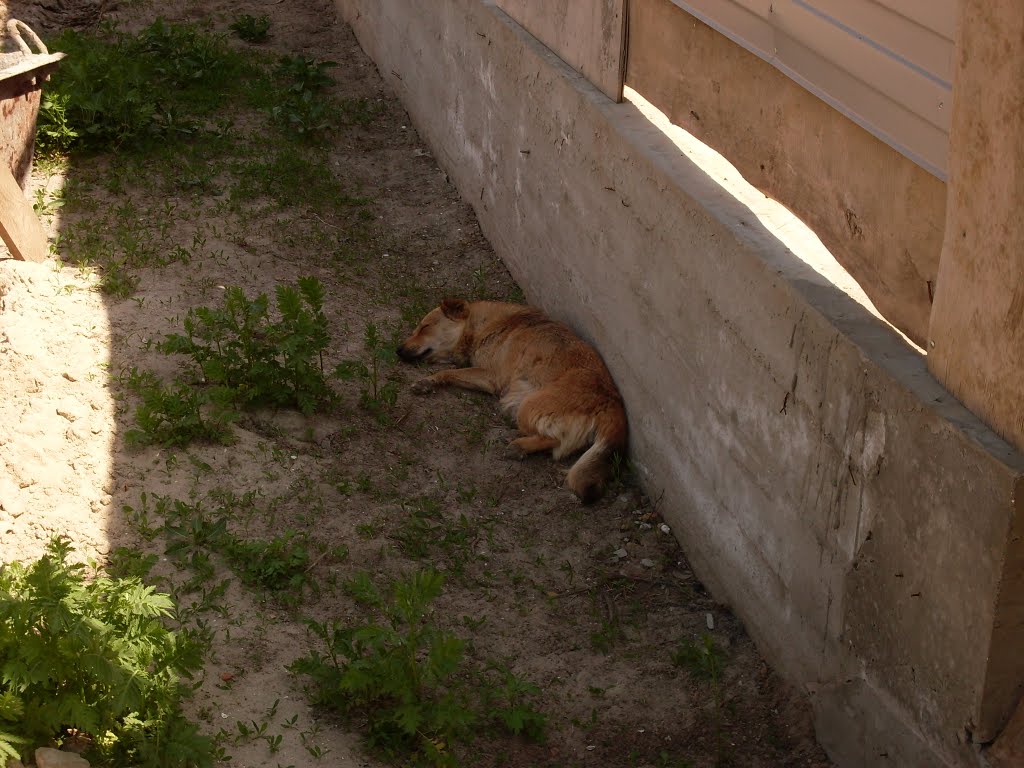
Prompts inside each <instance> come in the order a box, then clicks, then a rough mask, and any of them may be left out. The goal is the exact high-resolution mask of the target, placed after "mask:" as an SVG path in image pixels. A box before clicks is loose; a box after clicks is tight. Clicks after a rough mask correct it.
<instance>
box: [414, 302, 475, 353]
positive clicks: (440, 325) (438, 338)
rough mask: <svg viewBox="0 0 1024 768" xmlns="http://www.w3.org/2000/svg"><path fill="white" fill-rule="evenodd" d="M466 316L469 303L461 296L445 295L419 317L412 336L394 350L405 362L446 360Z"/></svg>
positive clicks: (454, 344)
mask: <svg viewBox="0 0 1024 768" xmlns="http://www.w3.org/2000/svg"><path fill="white" fill-rule="evenodd" d="M468 317H469V304H468V303H467V302H466V301H464V300H463V299H445V300H444V301H442V302H441V306H439V307H437V308H435V309H432V310H430V312H428V313H427V316H426V317H424V318H423V319H422V320H420V324H419V325H418V326H416V330H415V331H413V334H412V336H410V337H409V338H408V339H406V340H405V341H404V342H403V343H402V345H401V346H400V347H399V348H398V349H397V350H396V351H397V353H398V356H399V357H400V358H401V359H402V360H405V361H406V362H407V363H412V362H415V361H416V360H448V359H450V358H451V357H452V353H453V352H454V351H455V347H456V346H457V345H458V343H459V339H461V338H462V331H463V330H464V329H465V327H466V319H467V318H468Z"/></svg>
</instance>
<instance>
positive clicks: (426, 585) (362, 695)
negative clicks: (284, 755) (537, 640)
mask: <svg viewBox="0 0 1024 768" xmlns="http://www.w3.org/2000/svg"><path fill="white" fill-rule="evenodd" d="M443 583H444V578H443V576H441V574H439V573H437V572H436V571H433V570H424V571H417V572H415V573H413V574H411V575H410V576H408V577H406V578H405V579H401V580H399V581H396V582H394V583H392V585H391V587H390V589H389V590H388V593H387V594H386V595H385V594H382V593H381V592H380V591H379V590H378V589H377V587H376V586H375V585H374V584H373V582H372V581H371V580H370V578H369V576H367V575H366V574H360V575H358V576H357V577H355V578H354V579H352V580H351V581H350V582H349V583H348V584H347V590H348V592H349V594H350V595H352V597H353V598H354V599H355V600H356V601H357V602H359V603H360V604H362V605H363V606H365V607H366V608H367V609H369V610H372V611H374V612H376V613H377V614H378V615H380V616H381V618H382V621H380V622H371V623H368V624H361V625H354V626H346V625H345V624H343V623H342V622H341V621H334V622H332V623H329V624H328V623H320V622H316V621H308V622H307V625H308V626H309V629H310V631H311V632H312V633H313V635H314V636H316V637H317V638H318V639H319V640H320V641H321V643H322V644H323V645H324V646H325V652H323V653H322V652H320V651H318V650H314V651H311V652H310V653H309V654H307V655H306V656H303V657H301V658H299V659H296V660H295V661H294V662H293V663H292V664H291V666H290V667H289V669H290V670H291V671H292V672H294V673H296V674H300V675H304V676H306V677H309V678H310V679H311V680H312V693H313V697H314V699H315V701H316V702H317V703H319V704H321V705H323V706H327V707H329V708H331V709H334V710H337V711H338V712H340V713H341V714H342V716H344V717H346V718H347V719H350V720H358V721H360V722H362V723H364V724H365V729H366V730H365V738H366V741H367V744H368V745H369V746H370V747H371V748H372V749H374V750H376V751H378V752H381V753H383V754H385V755H387V756H390V757H397V758H401V759H403V760H410V761H411V762H412V763H413V764H418V765H422V764H425V765H432V766H456V765H458V759H457V756H456V753H455V748H456V746H457V745H458V744H466V743H469V742H470V741H471V740H472V738H473V736H474V733H475V726H481V725H486V724H491V725H493V726H496V727H498V728H500V729H502V730H505V731H506V732H510V733H513V734H522V735H524V736H527V737H529V738H535V739H539V738H542V737H543V731H544V724H545V719H544V716H543V715H542V714H541V713H540V712H538V711H537V710H536V709H535V708H534V707H533V705H532V699H533V697H534V696H535V695H536V693H537V689H536V688H534V687H533V686H531V685H529V684H528V683H525V682H523V681H521V680H519V679H518V678H516V677H515V676H513V675H511V674H507V675H506V676H505V677H504V678H503V679H502V681H501V683H500V684H497V685H495V684H493V683H491V682H490V681H489V680H488V679H487V677H486V672H487V671H489V670H485V672H483V673H478V674H477V675H476V676H475V680H474V682H475V683H476V685H471V684H470V683H469V682H467V680H469V679H472V676H470V675H469V674H468V673H469V670H468V663H467V661H466V659H465V656H464V652H465V643H464V641H462V640H461V639H459V638H458V637H457V636H455V635H454V634H453V633H451V632H447V631H444V630H442V629H440V628H439V627H438V626H437V625H436V624H435V623H434V622H433V621H432V618H431V613H430V607H431V604H432V603H433V602H434V600H435V599H436V598H437V597H438V596H439V595H440V593H441V588H442V586H443Z"/></svg>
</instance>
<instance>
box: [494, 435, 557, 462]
mask: <svg viewBox="0 0 1024 768" xmlns="http://www.w3.org/2000/svg"><path fill="white" fill-rule="evenodd" d="M558 443H559V441H558V439H557V438H554V437H548V436H547V435H524V436H523V437H517V438H516V439H515V440H511V441H509V444H508V449H507V450H506V452H505V455H506V456H507V457H508V458H510V459H521V458H523V457H524V456H529V455H530V454H531V453H540V452H541V451H550V450H553V449H555V448H557V447H558Z"/></svg>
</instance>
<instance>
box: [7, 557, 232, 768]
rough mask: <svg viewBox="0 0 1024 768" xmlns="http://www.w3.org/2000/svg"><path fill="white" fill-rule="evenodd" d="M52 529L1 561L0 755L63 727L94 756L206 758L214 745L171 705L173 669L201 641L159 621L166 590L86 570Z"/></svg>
mask: <svg viewBox="0 0 1024 768" xmlns="http://www.w3.org/2000/svg"><path fill="white" fill-rule="evenodd" d="M71 551H72V548H71V545H70V544H69V543H68V541H67V540H66V539H58V538H55V539H53V540H52V541H51V542H50V544H49V545H48V547H47V553H46V554H45V555H44V556H43V557H42V558H40V559H39V560H37V561H36V562H34V563H32V564H30V565H22V564H20V563H10V564H7V565H4V566H2V567H0V667H2V668H3V677H2V679H0V760H3V761H4V762H6V760H7V758H18V757H19V756H20V755H27V754H31V752H32V751H33V749H34V748H35V747H37V746H46V745H50V744H52V743H53V742H54V741H56V742H58V743H59V742H60V740H61V739H62V738H63V737H64V736H65V735H66V734H67V733H68V731H69V730H70V729H74V730H76V731H80V732H82V733H84V734H88V735H89V736H90V737H92V744H91V746H90V748H89V750H88V751H87V753H86V757H87V758H88V759H89V760H90V762H91V763H92V764H93V765H100V766H111V765H138V766H152V767H153V768H164V767H167V768H178V767H179V766H180V768H186V766H189V767H191V766H211V765H212V764H213V747H212V744H211V742H210V740H209V739H207V738H205V737H203V736H200V735H199V734H198V732H197V729H196V727H195V725H193V724H192V723H190V722H189V721H188V720H187V719H186V718H185V716H184V715H183V714H182V711H181V701H182V699H183V698H184V696H185V695H186V690H187V688H186V686H185V685H184V684H183V682H182V678H183V677H184V678H189V677H191V676H192V675H193V673H195V672H197V671H198V670H200V669H201V668H202V666H203V654H204V647H203V645H202V644H201V643H200V642H199V641H198V639H197V636H196V635H195V634H194V633H191V632H189V631H181V632H171V631H169V630H168V629H167V628H166V627H165V626H164V623H163V621H162V620H163V619H165V618H167V617H169V616H170V615H171V613H172V611H173V609H174V604H173V602H172V601H171V598H170V596H168V595H165V594H160V593H157V592H155V591H154V590H153V588H152V587H147V586H145V585H143V583H142V582H141V581H140V580H139V579H138V578H136V577H124V578H111V577H107V576H103V575H95V576H92V577H90V575H89V574H88V573H87V569H86V567H85V566H84V565H81V564H71V563H68V561H67V559H68V555H70V553H71Z"/></svg>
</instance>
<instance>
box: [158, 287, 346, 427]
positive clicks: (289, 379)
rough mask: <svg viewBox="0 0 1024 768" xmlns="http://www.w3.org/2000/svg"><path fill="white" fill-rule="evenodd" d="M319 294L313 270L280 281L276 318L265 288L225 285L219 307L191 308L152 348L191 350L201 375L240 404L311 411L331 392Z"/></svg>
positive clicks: (324, 320)
mask: <svg viewBox="0 0 1024 768" xmlns="http://www.w3.org/2000/svg"><path fill="white" fill-rule="evenodd" d="M323 302H324V291H323V286H322V285H321V284H320V281H319V280H317V279H316V278H314V277H302V278H299V281H298V284H297V285H296V286H291V285H279V286H278V287H277V290H276V305H277V312H278V314H279V315H280V319H278V320H273V319H271V316H270V302H269V299H268V298H267V295H266V294H264V293H261V294H260V295H258V296H257V297H256V298H254V299H250V298H249V297H247V296H246V295H245V293H244V292H243V291H242V289H241V288H238V287H229V288H228V289H227V290H226V291H225V292H224V304H223V306H222V307H221V308H209V307H199V308H197V309H191V310H189V312H188V315H187V316H186V317H185V320H184V330H185V333H184V334H169V335H167V336H166V337H165V338H164V340H163V341H162V342H160V343H159V344H158V348H159V349H160V351H162V352H164V353H166V354H183V355H187V356H189V357H191V358H192V361H193V363H194V364H195V366H196V367H197V368H198V371H197V373H198V374H199V376H200V377H201V378H202V379H203V380H204V381H206V382H207V383H209V384H212V385H214V386H218V387H225V388H227V389H228V390H230V391H231V392H232V397H233V398H234V400H235V401H236V402H238V403H240V404H241V405H243V406H260V405H264V406H275V407H297V408H298V409H299V410H301V411H302V412H303V413H306V414H309V413H312V412H313V411H315V410H316V409H317V407H318V406H320V405H322V404H324V403H326V402H330V401H331V400H333V399H334V393H333V391H332V390H331V388H330V386H329V385H328V383H327V379H326V377H325V376H324V370H323V353H324V350H325V349H326V348H327V345H328V343H329V342H330V335H329V333H328V331H327V318H326V316H325V315H324V312H323Z"/></svg>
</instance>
